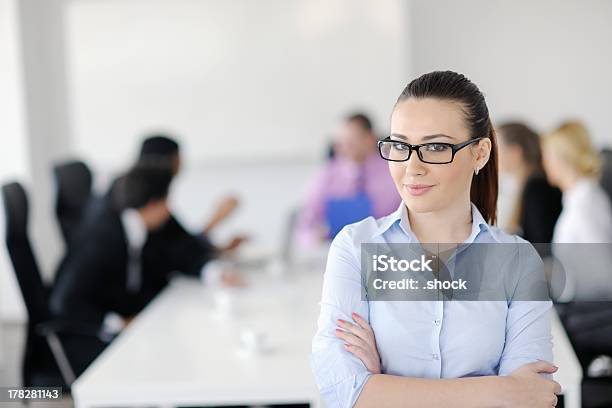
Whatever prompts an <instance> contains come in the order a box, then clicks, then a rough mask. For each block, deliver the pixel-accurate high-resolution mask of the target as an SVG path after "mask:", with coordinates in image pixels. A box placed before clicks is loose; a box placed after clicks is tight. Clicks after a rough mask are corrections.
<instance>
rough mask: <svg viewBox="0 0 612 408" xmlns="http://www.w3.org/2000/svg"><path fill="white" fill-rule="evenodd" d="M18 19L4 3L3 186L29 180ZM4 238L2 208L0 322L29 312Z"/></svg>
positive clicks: (1, 0) (0, 6)
mask: <svg viewBox="0 0 612 408" xmlns="http://www.w3.org/2000/svg"><path fill="white" fill-rule="evenodd" d="M17 15H18V12H17V1H16V0H0V112H1V117H2V119H1V120H0V141H1V143H2V149H0V184H4V183H7V182H9V181H12V180H15V179H26V180H27V179H29V166H28V161H27V150H28V141H27V138H26V119H25V112H24V100H23V99H24V98H23V76H22V72H21V69H22V65H21V57H20V52H21V47H20V42H19V41H20V36H19V24H18V21H17ZM1 201H2V200H1V199H0V204H1ZM4 234H5V230H4V208H3V207H0V236H1V237H2V240H1V241H0V320H5V319H6V318H9V317H10V318H15V319H23V317H24V316H25V310H24V307H23V302H22V300H21V296H20V292H19V287H18V286H17V281H16V279H15V274H14V272H13V268H12V266H11V262H10V259H9V257H8V252H7V250H6V245H5V242H4ZM0 330H1V329H0ZM1 337H2V334H1V333H0V338H1ZM0 340H1V339H0ZM1 360H2V356H1V355H0V362H1Z"/></svg>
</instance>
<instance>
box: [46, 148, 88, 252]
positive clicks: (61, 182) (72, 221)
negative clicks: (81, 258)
mask: <svg viewBox="0 0 612 408" xmlns="http://www.w3.org/2000/svg"><path fill="white" fill-rule="evenodd" d="M53 175H54V178H55V183H56V187H57V199H56V202H55V213H56V214H57V219H58V222H59V225H60V228H61V230H62V236H63V237H64V242H65V243H66V245H68V244H69V242H70V240H71V239H72V236H73V234H74V232H75V230H76V228H77V226H78V225H79V223H80V222H81V219H82V217H83V212H84V211H85V207H86V205H87V203H88V201H89V200H90V198H91V195H92V193H91V186H92V174H91V171H90V170H89V167H87V165H86V164H85V163H83V162H82V161H78V160H77V161H69V162H66V163H61V164H58V165H56V166H54V167H53Z"/></svg>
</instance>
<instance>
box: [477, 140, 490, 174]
mask: <svg viewBox="0 0 612 408" xmlns="http://www.w3.org/2000/svg"><path fill="white" fill-rule="evenodd" d="M491 147H492V144H491V139H489V138H488V137H487V138H485V139H481V140H479V141H478V143H476V145H475V146H474V148H473V149H472V153H473V155H474V170H480V169H482V168H483V167H484V166H485V165H486V164H487V162H488V161H489V157H490V156H491Z"/></svg>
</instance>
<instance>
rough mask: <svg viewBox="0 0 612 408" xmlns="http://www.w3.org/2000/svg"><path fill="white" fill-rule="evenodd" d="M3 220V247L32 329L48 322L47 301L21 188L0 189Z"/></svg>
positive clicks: (15, 184)
mask: <svg viewBox="0 0 612 408" xmlns="http://www.w3.org/2000/svg"><path fill="white" fill-rule="evenodd" d="M2 201H3V202H4V212H5V218H6V247H7V250H8V253H9V257H10V258H11V262H12V264H13V268H14V269H15V274H16V276H17V282H18V283H19V287H20V289H21V294H22V295H23V300H24V303H25V306H26V309H27V312H28V317H29V324H30V326H31V327H33V326H35V325H36V324H38V323H40V322H43V321H45V320H47V318H48V317H49V312H48V310H49V309H48V298H47V292H46V290H45V286H44V284H43V282H42V278H41V276H40V270H39V269H38V264H37V263H36V259H35V257H34V253H33V251H32V246H31V245H30V239H29V238H28V198H27V195H26V192H25V190H24V188H23V186H22V185H21V184H19V183H10V184H6V185H4V186H2Z"/></svg>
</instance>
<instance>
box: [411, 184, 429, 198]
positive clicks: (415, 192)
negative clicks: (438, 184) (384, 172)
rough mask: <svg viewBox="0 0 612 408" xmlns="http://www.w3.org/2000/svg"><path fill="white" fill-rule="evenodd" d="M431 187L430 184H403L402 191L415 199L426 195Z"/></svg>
mask: <svg viewBox="0 0 612 408" xmlns="http://www.w3.org/2000/svg"><path fill="white" fill-rule="evenodd" d="M432 187H433V185H430V184H404V190H406V191H407V192H408V194H410V195H411V196H415V197H416V196H420V195H423V194H425V193H427V192H428V191H429V190H431V188H432Z"/></svg>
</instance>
